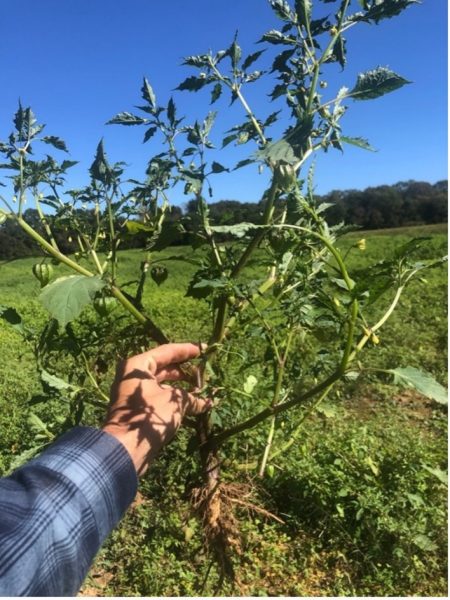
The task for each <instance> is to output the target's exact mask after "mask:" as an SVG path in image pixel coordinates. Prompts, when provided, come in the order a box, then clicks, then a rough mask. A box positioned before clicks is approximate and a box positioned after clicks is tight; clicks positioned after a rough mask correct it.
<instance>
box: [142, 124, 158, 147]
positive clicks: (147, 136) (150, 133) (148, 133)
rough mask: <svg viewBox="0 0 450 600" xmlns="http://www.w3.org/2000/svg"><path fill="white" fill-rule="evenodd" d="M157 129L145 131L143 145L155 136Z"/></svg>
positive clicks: (151, 128) (152, 128)
mask: <svg viewBox="0 0 450 600" xmlns="http://www.w3.org/2000/svg"><path fill="white" fill-rule="evenodd" d="M157 129H158V128H157V127H149V128H148V129H147V131H146V132H145V135H144V140H143V143H144V144H145V142H148V140H149V139H150V138H152V137H153V136H154V135H155V133H156V131H157Z"/></svg>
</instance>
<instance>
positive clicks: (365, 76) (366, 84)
mask: <svg viewBox="0 0 450 600" xmlns="http://www.w3.org/2000/svg"><path fill="white" fill-rule="evenodd" d="M407 83H411V82H410V81H408V80H407V79H404V78H403V77H401V76H400V75H397V73H394V71H391V70H390V69H388V68H386V67H378V68H377V69H373V70H372V71H366V72H365V73H360V74H359V75H358V79H357V82H356V85H355V87H354V88H353V89H352V90H350V92H348V94H347V95H348V96H351V97H352V98H353V99H354V100H372V99H373V98H379V97H380V96H384V95H385V94H389V92H393V91H394V90H398V89H399V88H401V87H403V86H404V85H406V84H407Z"/></svg>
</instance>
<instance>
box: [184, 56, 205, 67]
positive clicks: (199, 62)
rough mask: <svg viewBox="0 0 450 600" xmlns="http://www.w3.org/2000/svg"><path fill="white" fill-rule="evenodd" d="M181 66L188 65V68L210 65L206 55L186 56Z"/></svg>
mask: <svg viewBox="0 0 450 600" xmlns="http://www.w3.org/2000/svg"><path fill="white" fill-rule="evenodd" d="M181 64H182V65H188V66H189V67H207V66H208V65H209V64H210V59H209V56H208V55H207V54H199V55H198V56H186V57H185V58H184V60H183V62H182V63H181Z"/></svg>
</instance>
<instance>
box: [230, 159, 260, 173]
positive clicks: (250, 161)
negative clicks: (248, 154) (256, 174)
mask: <svg viewBox="0 0 450 600" xmlns="http://www.w3.org/2000/svg"><path fill="white" fill-rule="evenodd" d="M254 162H255V161H254V160H253V159H252V158H244V159H243V160H240V161H239V162H238V163H237V165H236V166H235V167H234V169H233V171H236V170H237V169H242V167H246V166H247V165H251V164H253V163H254Z"/></svg>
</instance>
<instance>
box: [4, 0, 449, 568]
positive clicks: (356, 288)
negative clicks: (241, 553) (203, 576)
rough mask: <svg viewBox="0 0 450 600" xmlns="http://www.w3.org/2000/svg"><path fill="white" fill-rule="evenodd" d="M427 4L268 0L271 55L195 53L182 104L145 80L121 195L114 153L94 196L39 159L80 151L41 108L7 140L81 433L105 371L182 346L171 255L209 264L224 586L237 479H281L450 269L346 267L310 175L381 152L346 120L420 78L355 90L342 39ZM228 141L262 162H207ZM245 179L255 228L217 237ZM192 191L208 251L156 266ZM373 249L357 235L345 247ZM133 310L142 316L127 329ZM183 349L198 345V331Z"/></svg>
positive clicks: (216, 499)
mask: <svg viewBox="0 0 450 600" xmlns="http://www.w3.org/2000/svg"><path fill="white" fill-rule="evenodd" d="M415 1H416V0H359V1H358V2H355V1H353V2H352V1H351V0H296V1H295V2H294V1H293V0H291V1H287V0H270V2H269V4H270V7H271V9H272V10H273V13H274V28H273V29H271V30H270V31H268V32H266V33H263V35H262V37H261V39H260V40H259V43H258V45H257V50H256V51H254V52H252V53H250V54H246V53H245V52H244V51H243V49H242V48H241V46H240V44H239V40H238V38H237V36H235V37H234V39H233V40H232V41H231V44H230V46H229V47H228V48H225V49H222V50H218V51H209V52H207V53H205V54H200V55H197V56H188V57H186V58H185V59H184V62H183V64H184V65H185V66H188V67H190V68H192V73H191V74H190V75H189V76H188V77H187V78H186V79H185V80H184V81H183V82H182V83H180V84H179V85H178V87H177V88H176V93H175V98H174V97H171V98H169V99H168V101H161V100H160V98H159V97H158V96H157V95H156V94H155V92H154V90H153V88H152V86H151V84H150V83H149V81H148V79H147V78H144V80H143V83H142V87H141V101H140V103H139V106H138V107H137V109H135V110H134V112H128V111H124V112H120V113H118V114H117V115H116V116H114V117H113V118H111V120H110V121H109V123H110V124H117V125H125V126H133V127H134V128H136V129H139V128H140V129H142V131H143V141H144V142H145V146H144V148H145V149H147V148H148V150H145V151H146V152H148V153H149V160H148V166H147V169H146V172H145V176H144V178H143V179H142V180H141V181H138V180H126V179H125V178H124V169H125V163H115V164H110V163H109V162H108V159H107V156H106V152H105V148H104V144H103V141H101V142H100V143H99V144H98V147H97V150H96V154H95V158H94V161H93V163H92V165H91V167H90V170H89V176H90V182H89V184H88V185H86V187H84V188H82V189H78V190H66V189H65V187H64V186H65V176H66V173H67V171H68V170H69V169H70V168H71V167H72V166H73V165H74V164H75V163H74V162H73V161H71V160H67V159H66V160H59V159H57V158H55V157H54V156H50V155H48V154H46V153H45V152H42V153H41V155H40V154H39V149H40V148H44V146H45V145H46V146H50V147H52V148H53V149H54V150H56V151H57V152H56V154H57V155H58V156H59V155H60V154H61V153H64V152H67V148H66V145H65V142H64V141H63V140H61V139H60V138H58V137H56V136H53V135H46V134H44V125H42V124H39V122H38V121H37V119H36V117H35V115H34V114H33V112H32V110H31V108H28V107H23V106H21V105H20V104H19V107H18V110H17V112H16V114H15V116H14V128H13V131H12V133H11V134H10V136H9V137H8V138H7V139H6V140H5V141H2V142H0V152H1V154H2V155H3V157H4V162H3V163H2V164H1V165H0V166H1V167H2V169H5V170H7V172H8V173H9V174H10V175H9V176H10V178H11V179H12V183H13V188H14V192H13V194H14V195H13V197H6V195H5V194H3V195H2V196H1V198H2V200H3V209H2V211H1V212H0V217H1V219H2V220H5V219H13V220H15V221H16V222H17V224H19V225H20V227H21V228H22V229H23V230H24V231H25V232H26V233H27V234H28V235H29V236H30V237H31V238H33V239H34V240H35V242H36V243H37V244H38V246H39V247H40V248H41V250H42V255H43V258H42V260H41V262H40V263H38V264H36V265H35V266H34V268H33V274H34V275H35V276H36V277H37V279H38V280H39V282H40V284H41V286H42V292H41V295H40V299H41V301H42V303H43V305H44V306H45V307H46V308H47V309H48V311H49V313H50V320H49V322H48V324H47V325H46V327H45V328H44V330H43V331H42V332H41V333H40V335H39V336H38V337H37V338H36V340H35V342H34V344H35V350H36V356H37V359H38V365H39V368H40V369H41V374H42V380H43V384H45V387H46V389H47V390H49V391H51V393H52V394H53V395H57V394H61V395H62V396H64V397H65V398H66V399H67V398H68V399H69V407H70V414H71V417H70V419H69V421H70V422H77V421H79V420H80V419H82V417H83V413H84V411H85V410H86V407H87V406H90V407H92V406H93V407H95V408H96V409H97V410H99V408H98V407H102V406H105V403H106V402H107V400H108V388H107V385H108V380H107V377H105V371H106V370H107V368H106V367H105V364H108V362H114V361H111V360H110V359H111V358H112V357H113V356H114V357H117V355H126V354H129V353H130V352H132V351H133V350H135V349H136V348H139V347H140V345H144V346H147V347H148V343H149V341H150V340H152V341H153V342H154V343H156V344H163V343H166V342H168V341H169V335H168V334H167V332H165V331H163V329H162V327H161V324H160V323H158V319H157V317H156V316H155V315H156V314H157V311H156V310H155V307H154V306H153V305H152V294H151V289H154V290H157V289H158V288H157V287H155V286H163V285H164V284H165V282H166V280H167V279H168V278H170V260H173V261H175V260H176V261H183V260H187V261H188V262H190V263H191V264H192V263H193V264H195V272H194V275H193V277H192V279H191V281H190V282H189V284H188V286H187V289H186V290H184V291H185V293H186V295H187V296H189V297H191V298H193V299H195V300H197V301H198V303H199V305H201V307H202V311H203V313H204V314H205V315H206V317H205V322H208V323H209V324H210V327H209V334H208V339H206V340H204V341H206V342H207V349H206V350H205V351H204V353H203V355H202V357H201V359H200V361H199V364H198V365H196V367H195V368H192V367H191V371H190V372H189V373H187V375H189V376H190V377H191V378H195V386H196V388H198V389H200V390H201V392H202V393H204V394H205V395H209V396H210V397H213V398H214V407H213V408H212V410H211V411H210V412H209V413H208V414H205V415H202V416H200V417H198V418H197V419H196V420H195V422H194V421H192V422H191V423H190V425H191V426H192V427H193V429H192V432H193V433H192V438H191V440H190V442H189V444H188V451H189V454H190V456H193V455H194V456H197V457H198V465H199V471H201V472H202V474H203V484H202V485H201V486H200V487H199V488H197V489H196V490H195V493H194V494H193V500H194V504H195V506H196V507H197V508H198V509H199V510H200V511H201V513H202V517H203V520H204V521H203V522H204V525H205V531H206V532H207V534H208V540H209V543H210V544H211V545H212V547H213V548H214V549H215V550H216V551H217V553H218V557H219V558H220V560H221V564H222V565H223V568H224V571H226V570H227V568H229V567H230V564H231V563H230V561H229V559H228V558H227V556H228V553H229V548H230V547H231V546H233V545H234V546H236V544H237V542H236V521H235V519H234V518H233V516H232V514H231V513H230V508H229V504H230V503H227V499H229V498H230V494H232V492H231V491H230V490H231V489H232V487H230V485H229V482H230V480H232V473H233V470H234V472H236V471H237V470H238V469H243V468H245V469H247V470H253V471H255V474H258V475H259V476H261V477H263V476H265V475H270V473H271V472H273V464H274V461H276V458H277V457H278V456H279V455H280V454H282V453H283V452H289V450H290V449H291V448H292V446H293V444H294V442H295V440H296V436H298V435H299V432H300V431H301V427H302V423H303V422H304V421H305V419H307V418H308V416H309V415H310V414H311V413H312V412H313V411H314V410H315V408H316V407H317V406H318V404H319V403H320V402H322V401H323V400H324V398H325V397H326V396H327V395H329V394H330V392H332V390H333V389H334V388H335V386H336V385H337V384H338V383H339V382H344V383H345V381H346V380H350V379H356V378H357V377H359V376H360V375H361V374H362V373H364V363H363V360H364V352H363V350H364V349H365V348H366V347H367V346H371V347H374V346H376V345H377V344H378V343H379V338H378V335H379V331H380V329H381V328H382V326H383V325H384V323H385V322H386V321H387V319H388V318H389V316H390V315H391V314H392V312H393V310H394V309H395V307H396V305H397V303H398V302H399V299H400V297H401V294H402V292H403V290H404V289H405V287H406V286H407V285H408V284H409V282H410V281H411V279H412V278H413V277H414V276H415V275H417V274H421V272H422V270H423V269H425V268H427V267H430V266H432V265H433V264H436V263H432V262H431V261H428V262H426V261H422V262H417V260H415V259H414V253H415V250H416V249H417V247H418V245H420V244H421V243H422V242H423V240H414V241H412V242H410V243H408V244H406V245H404V246H402V247H400V248H398V249H397V251H396V252H395V254H394V255H393V256H392V257H391V258H390V260H385V261H383V262H381V263H377V264H374V265H372V266H370V267H368V268H365V269H364V270H363V271H362V270H360V271H353V272H352V271H350V270H349V268H348V267H347V265H346V256H344V255H343V254H342V252H341V251H340V249H339V247H338V245H337V241H338V239H339V236H340V235H342V234H343V233H345V232H346V229H345V228H344V227H343V226H342V225H340V226H335V227H329V226H328V225H327V222H326V209H327V206H326V205H323V204H322V205H321V204H318V202H317V200H316V198H315V196H314V186H313V172H312V168H310V164H311V160H310V159H311V158H312V157H313V156H314V155H315V153H318V152H331V151H334V150H338V151H343V149H344V147H345V146H346V145H348V144H351V145H354V146H358V147H360V148H361V149H363V150H369V151H370V150H371V146H370V145H369V143H368V141H366V140H365V139H363V138H361V137H355V136H353V135H347V134H344V132H343V122H344V116H345V114H346V112H347V110H350V109H351V106H352V104H353V103H354V102H358V103H359V102H368V101H371V100H374V101H376V100H377V98H379V97H381V96H384V95H385V94H388V93H391V92H395V90H397V89H399V88H402V87H403V86H405V85H406V84H408V83H409V82H408V81H407V80H406V79H405V78H404V77H402V76H400V75H398V74H397V73H395V72H394V71H392V70H391V69H390V68H387V67H383V66H371V65H368V67H369V68H368V70H367V71H365V72H363V73H361V74H359V75H358V77H357V79H356V81H348V80H347V77H346V71H345V67H346V62H347V44H350V43H351V31H352V29H353V28H354V27H371V26H376V25H379V24H380V25H382V22H383V21H384V20H385V19H389V18H392V17H397V16H398V15H400V13H402V11H403V10H405V9H408V8H409V7H410V6H411V5H413V4H415ZM347 38H348V40H347ZM329 70H333V72H334V73H336V72H337V71H338V70H340V71H341V73H340V77H341V79H342V86H341V87H340V88H338V89H332V86H331V85H329V83H328V82H327V72H328V71H329ZM259 85H260V86H261V88H262V89H263V91H262V92H261V94H262V95H264V97H266V98H267V102H266V103H261V102H259V103H258V106H259V108H260V114H256V112H255V111H254V110H253V108H252V106H251V103H250V102H249V100H248V94H247V90H248V88H255V87H257V86H259ZM268 86H270V93H269V96H268V97H267V96H265V95H266V93H267V88H268ZM186 93H198V94H208V95H209V101H210V103H211V105H213V107H215V106H222V105H224V102H227V103H230V102H231V104H234V105H235V106H238V105H240V107H241V109H242V117H241V119H240V122H239V123H237V124H236V125H234V126H233V127H231V129H229V130H228V131H227V132H225V134H224V136H223V137H221V136H220V134H219V132H217V131H216V128H215V122H216V121H217V120H218V119H217V113H216V112H215V111H214V110H211V111H210V112H209V113H208V114H207V115H206V116H204V117H199V118H198V119H197V120H196V121H195V122H187V121H186V119H185V118H184V117H182V116H181V115H182V112H181V109H180V108H179V105H180V104H182V102H183V98H184V97H185V96H184V94H186ZM254 93H255V91H254V90H253V89H252V94H253V95H254ZM224 106H225V107H226V106H227V105H226V104H225V105H224ZM261 106H263V107H264V108H261ZM119 108H121V107H118V109H119ZM108 117H109V115H107V116H106V118H108ZM218 140H219V143H220V144H221V146H222V147H225V146H229V148H228V150H229V149H230V148H231V147H233V146H234V147H236V148H237V150H238V153H239V157H241V156H242V151H243V148H244V149H247V148H248V151H247V157H246V158H244V159H240V160H239V161H238V162H237V164H234V165H228V166H225V165H223V164H222V163H221V162H218V161H217V160H212V159H211V158H210V156H211V153H213V152H214V156H216V153H217V149H215V148H216V145H217V142H218ZM152 152H153V153H152ZM39 156H41V158H37V157H39ZM125 159H126V157H125ZM308 167H309V168H308ZM244 168H246V169H253V170H254V172H255V177H257V176H258V171H259V173H260V175H259V176H260V177H265V178H266V179H267V189H266V191H265V192H264V194H263V196H262V198H261V199H260V206H261V218H260V222H259V223H258V224H255V223H245V222H244V223H239V224H237V225H231V226H226V225H220V224H217V223H214V222H212V221H211V220H210V218H209V214H208V201H209V199H210V197H213V195H214V192H213V182H214V177H215V175H216V174H222V175H223V174H226V173H227V174H228V176H229V177H230V178H239V176H240V169H244ZM305 169H306V172H305ZM5 189H6V188H5ZM180 191H183V192H184V194H185V195H186V197H187V199H189V200H191V201H194V202H195V206H196V213H195V214H192V213H191V215H190V222H189V223H188V225H189V232H188V233H189V236H188V239H189V242H190V243H191V245H192V247H193V249H194V252H190V253H189V254H188V255H183V253H182V252H181V253H180V251H179V249H178V251H177V252H176V253H174V255H173V256H169V255H168V254H164V256H166V259H161V256H163V255H160V254H159V252H160V251H161V250H164V249H167V248H169V247H170V246H171V244H172V242H173V241H174V239H176V238H177V237H179V236H180V233H181V234H182V233H183V225H182V224H181V223H180V222H176V221H174V220H173V219H170V218H169V217H170V215H171V198H172V199H173V198H174V196H176V195H179V194H180ZM26 203H28V206H29V205H30V203H32V206H33V207H34V208H35V209H36V211H37V214H38V217H39V218H38V224H37V225H35V226H33V225H31V224H30V223H29V222H28V221H27V220H26V219H25V218H24V210H25V207H26ZM56 226H58V227H63V228H65V230H66V231H67V232H68V235H70V238H71V241H72V243H73V244H76V247H77V249H76V252H75V253H72V254H68V253H67V252H64V251H63V250H62V249H61V248H60V247H59V245H58V241H57V239H56V236H55V235H54V228H55V227H56ZM184 227H187V225H186V222H184ZM137 234H139V235H140V236H144V237H145V240H146V241H145V249H144V250H143V255H142V260H141V262H140V265H139V272H140V275H139V277H138V279H137V280H135V281H132V282H126V283H125V284H122V285H121V284H120V282H121V281H124V280H125V281H126V275H125V276H121V254H120V249H121V244H122V243H123V241H124V240H125V239H129V238H130V237H132V236H134V235H137ZM363 249H364V241H363V240H360V241H359V242H357V243H355V245H354V246H353V247H352V248H351V249H350V252H361V251H363ZM166 252H167V250H166ZM60 264H63V265H65V266H66V267H68V268H69V269H70V270H71V271H72V273H71V274H70V275H64V276H60V277H56V278H55V273H54V269H53V266H55V267H56V265H60ZM52 265H53V266H52ZM255 265H256V266H255ZM255 273H256V274H255ZM144 291H145V292H146V293H145V297H144ZM90 303H92V304H93V306H94V307H95V310H96V313H97V314H98V320H99V322H100V325H99V326H98V327H96V328H95V336H94V335H93V334H92V335H91V336H90V337H89V336H87V337H86V336H85V337H83V335H82V333H81V332H80V331H81V330H80V328H77V323H79V322H80V321H82V320H83V315H85V313H83V312H82V311H83V309H84V308H85V306H86V305H88V304H90ZM375 305H376V307H377V308H376V310H375V309H374V307H375ZM1 314H2V316H3V318H4V319H6V320H8V321H9V322H10V323H11V324H12V325H13V326H15V327H16V328H18V329H20V330H21V332H22V333H23V335H24V336H25V338H27V339H28V340H31V339H32V338H33V335H32V333H30V331H29V330H27V328H26V327H25V326H24V325H23V323H22V321H21V318H20V316H19V315H18V313H17V311H16V310H15V309H14V308H13V307H2V310H1ZM125 314H129V316H131V317H132V319H125V320H121V319H124V315H125ZM374 314H376V315H377V316H376V318H374V317H373V316H372V315H374ZM113 317H114V327H113ZM121 324H123V325H121ZM91 333H92V332H91ZM184 339H190V332H189V330H186V331H185V334H184ZM170 341H177V340H173V339H172V340H170ZM111 348H112V350H111ZM108 353H109V354H108ZM63 354H65V355H68V356H72V357H73V358H74V361H76V365H77V370H76V369H73V371H72V372H71V374H70V377H69V378H68V377H67V376H66V377H65V378H63V377H62V376H61V374H60V373H59V374H58V372H57V368H55V361H54V357H55V355H56V356H59V355H63ZM52 357H53V362H52V361H51V360H50V359H51V358H52ZM56 365H57V363H56ZM80 365H81V367H80ZM48 369H50V370H51V371H53V373H52V372H49V370H48ZM384 373H385V374H384V376H386V373H388V374H390V375H392V376H393V377H394V380H395V382H396V383H401V384H404V385H410V386H414V387H416V388H418V389H419V390H420V391H421V392H422V393H425V394H427V395H429V396H430V397H433V398H434V399H435V400H437V401H438V402H442V403H444V402H445V398H444V396H445V395H444V393H443V389H442V388H441V387H440V386H439V385H438V384H437V383H436V382H435V381H434V380H433V379H432V378H431V377H430V376H429V375H427V374H424V373H422V372H421V371H419V370H417V369H415V368H412V367H408V366H404V365H403V366H401V365H399V366H396V368H394V367H393V368H392V369H391V370H389V371H387V372H386V371H385V372H384ZM281 426H282V431H280V427H281ZM277 434H278V435H277ZM44 437H45V436H44ZM230 459H232V460H230ZM223 463H225V465H226V466H224V465H223ZM227 486H228V487H227Z"/></svg>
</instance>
